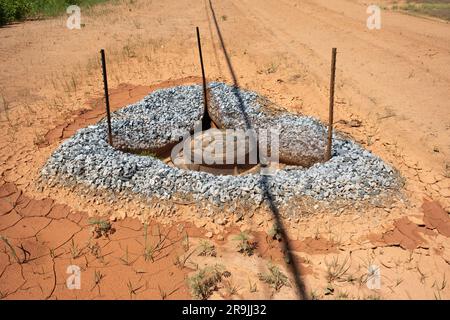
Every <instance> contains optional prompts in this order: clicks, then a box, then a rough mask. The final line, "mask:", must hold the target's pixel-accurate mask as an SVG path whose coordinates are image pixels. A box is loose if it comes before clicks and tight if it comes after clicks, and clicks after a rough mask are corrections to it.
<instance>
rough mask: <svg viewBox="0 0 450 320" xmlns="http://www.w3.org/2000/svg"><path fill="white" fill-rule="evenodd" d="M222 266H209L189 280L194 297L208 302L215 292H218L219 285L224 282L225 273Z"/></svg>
mask: <svg viewBox="0 0 450 320" xmlns="http://www.w3.org/2000/svg"><path fill="white" fill-rule="evenodd" d="M224 269H225V268H224V267H223V266H222V265H218V264H216V265H214V266H208V267H205V268H204V269H201V270H199V271H198V272H197V273H196V274H195V275H194V276H192V277H190V278H188V285H189V288H190V289H191V292H192V295H193V296H194V298H196V299H200V300H206V299H208V297H209V296H210V295H211V294H212V292H213V291H214V290H217V284H218V283H219V282H220V281H222V275H223V272H224Z"/></svg>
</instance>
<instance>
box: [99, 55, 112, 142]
mask: <svg viewBox="0 0 450 320" xmlns="http://www.w3.org/2000/svg"><path fill="white" fill-rule="evenodd" d="M100 53H101V56H102V71H103V84H104V87H105V104H106V118H107V120H108V141H109V144H110V145H111V146H112V145H113V141H112V129H111V111H110V108H109V93H108V77H107V75H106V59H105V50H104V49H101V50H100Z"/></svg>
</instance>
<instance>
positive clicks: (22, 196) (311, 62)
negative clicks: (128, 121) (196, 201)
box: [0, 0, 450, 299]
mask: <svg viewBox="0 0 450 320" xmlns="http://www.w3.org/2000/svg"><path fill="white" fill-rule="evenodd" d="M379 2H380V3H381V4H385V3H388V2H389V1H379ZM366 9H367V4H366V3H365V2H364V1H361V0H335V1H327V0H306V1H305V0H304V1H300V0H278V1H275V0H258V1H257V0H227V1H217V0H212V1H211V3H210V2H209V1H207V0H204V1H196V2H192V1H186V0H167V1H164V2H158V1H144V0H136V1H126V0H122V1H118V2H117V3H114V4H104V5H98V6H95V7H93V8H91V9H86V10H82V23H83V27H82V29H81V30H69V29H67V28H66V27H65V20H66V18H67V17H66V16H62V17H59V18H54V19H48V20H43V21H27V22H24V23H17V24H12V25H8V26H7V27H4V28H1V29H0V129H1V131H0V132H1V139H0V150H1V152H0V235H1V239H0V298H2V299H183V298H194V296H193V294H192V290H191V288H190V287H189V282H188V280H187V279H188V278H190V277H193V276H195V275H196V274H197V272H198V270H200V269H202V268H204V267H205V266H211V265H215V264H220V265H222V266H223V267H224V269H225V270H226V271H227V276H226V277H225V276H224V277H223V279H222V281H221V282H220V283H218V284H217V287H216V288H215V290H214V291H212V292H211V295H210V296H209V298H210V299H284V298H285V299H298V298H302V299H415V298H420V299H449V298H450V288H449V286H448V285H447V279H448V278H449V277H450V239H449V237H450V219H449V211H450V112H449V111H450V108H449V107H450V106H449V101H450V91H449V90H448V88H449V87H450V77H449V75H450V32H449V31H450V26H449V24H448V23H446V22H443V21H439V20H436V19H428V18H423V17H415V16H409V15H404V14H402V13H400V12H393V11H389V10H382V27H381V29H380V30H368V29H367V27H366V19H367V17H368V14H367V13H366ZM195 26H199V28H200V31H201V36H202V41H203V43H202V45H203V56H204V60H205V68H206V74H207V78H208V80H219V81H224V82H228V83H234V84H237V85H239V86H241V87H244V88H248V89H251V90H255V91H257V92H259V93H261V94H264V95H265V96H267V97H268V98H269V99H271V100H272V101H274V102H275V103H277V104H279V105H282V106H284V107H286V108H287V109H288V110H290V111H292V112H301V113H304V114H308V115H312V116H315V117H318V118H319V119H321V120H323V121H326V119H327V112H328V111H327V106H328V102H327V101H328V90H329V88H328V86H329V63H330V52H331V48H332V47H337V48H338V58H337V83H336V106H335V119H336V122H335V125H336V128H337V129H338V130H340V131H341V132H344V133H346V134H348V135H349V136H350V137H352V138H353V139H354V140H356V141H357V142H359V143H360V144H362V145H363V146H364V147H365V148H367V149H368V150H370V151H372V152H373V153H375V154H376V155H378V156H380V157H381V158H383V160H384V161H386V162H388V163H389V164H391V165H392V166H394V167H395V168H397V169H398V170H399V171H400V173H401V175H402V176H403V177H404V180H405V185H404V188H403V190H402V195H401V197H399V198H398V199H396V201H394V202H392V203H389V204H386V205H382V206H380V207H375V208H373V207H372V208H366V207H363V206H346V207H342V208H335V209H333V210H331V209H330V210H328V211H327V210H323V209H315V208H314V207H308V206H307V205H305V206H303V207H301V208H299V209H298V212H295V213H294V214H287V213H283V212H281V214H282V216H283V217H284V218H283V219H282V224H283V230H284V231H285V233H286V237H284V238H283V239H282V241H278V240H276V239H273V238H272V237H271V236H269V230H270V229H271V228H272V226H273V225H274V223H275V221H276V219H275V217H273V216H272V215H271V213H270V212H268V211H264V210H261V211H258V212H253V213H252V212H236V213H235V215H233V216H228V217H226V216H219V217H216V218H215V219H208V218H203V217H200V216H198V215H197V214H196V212H195V210H194V209H193V206H192V205H191V204H181V203H161V207H156V208H149V207H145V206H143V205H142V204H141V203H139V202H138V201H137V200H136V201H130V202H119V203H117V202H116V203H109V202H108V201H107V199H106V198H105V197H92V196H89V195H84V194H82V193H80V192H78V190H76V189H75V188H74V189H67V188H60V187H56V188H55V187H53V188H51V187H49V186H46V185H43V184H42V183H40V181H39V172H40V169H41V168H42V166H43V165H44V163H45V161H46V159H47V158H48V157H49V155H50V154H51V153H52V152H53V151H54V150H55V149H56V148H57V147H58V145H59V144H60V143H61V142H62V141H63V140H64V139H66V138H68V137H70V136H71V135H72V134H74V132H75V131H76V130H77V129H79V128H82V127H85V126H87V125H89V124H92V123H95V122H96V121H98V120H99V119H101V118H102V117H103V116H104V109H103V99H102V78H101V69H100V61H99V49H100V48H105V50H106V53H107V60H108V75H109V83H110V87H111V88H112V89H111V97H110V99H111V103H112V107H113V109H114V110H115V109H117V108H120V107H123V106H125V105H127V104H129V103H132V102H135V101H137V100H139V99H140V98H142V97H144V96H145V95H147V94H148V93H149V92H151V91H152V90H155V89H157V88H162V87H167V86H172V85H176V84H187V83H198V82H199V81H200V78H199V77H198V76H199V75H201V73H200V67H199V63H198V53H197V47H196V38H195ZM168 213H169V214H168ZM244 213H245V214H244ZM90 217H96V218H97V219H103V220H104V221H105V222H110V223H111V227H112V229H110V230H109V231H108V232H107V233H105V234H104V235H101V236H100V237H97V236H96V234H95V232H93V231H92V229H93V226H92V223H91V222H90V220H89V219H90ZM113 231H114V232H113ZM241 231H245V232H248V233H249V234H250V235H251V241H254V242H255V243H256V249H255V251H254V254H253V255H251V256H246V255H243V254H242V253H239V252H238V250H237V248H236V245H237V241H236V240H235V239H234V238H235V237H236V235H238V234H239V233H240V232H241ZM205 240H206V241H208V242H209V243H210V244H211V245H214V248H215V251H216V254H215V256H208V255H207V256H205V255H200V253H201V248H202V247H203V246H204V241H205ZM74 265H75V266H77V267H79V270H80V274H81V278H80V288H79V289H73V290H70V289H69V288H68V286H67V279H68V278H69V277H70V276H71V274H70V266H74ZM270 265H275V266H277V267H278V268H279V270H280V271H281V272H283V273H284V274H286V275H287V276H288V281H287V282H286V283H285V284H284V285H283V286H282V287H281V288H279V290H275V289H274V288H272V287H271V286H270V285H269V284H268V283H266V282H264V281H261V279H260V277H259V273H266V272H267V271H268V267H269V266H270ZM371 266H377V267H378V268H379V274H380V276H381V283H380V286H379V287H376V288H374V287H373V286H370V285H369V286H368V284H370V283H372V280H373V279H372V278H373V274H371V272H370V270H371ZM68 268H69V273H68Z"/></svg>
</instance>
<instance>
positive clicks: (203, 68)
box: [196, 27, 208, 113]
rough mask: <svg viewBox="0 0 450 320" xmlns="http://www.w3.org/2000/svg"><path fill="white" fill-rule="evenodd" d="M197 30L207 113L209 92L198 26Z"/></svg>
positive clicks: (204, 103)
mask: <svg viewBox="0 0 450 320" xmlns="http://www.w3.org/2000/svg"><path fill="white" fill-rule="evenodd" d="M196 30H197V43H198V52H199V54H200V65H201V66H202V79H203V106H204V107H205V113H206V112H207V108H208V98H207V93H206V78H205V67H204V66H203V55H202V44H201V42H200V31H199V30H198V27H196Z"/></svg>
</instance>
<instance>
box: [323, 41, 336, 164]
mask: <svg viewBox="0 0 450 320" xmlns="http://www.w3.org/2000/svg"><path fill="white" fill-rule="evenodd" d="M336 52H337V50H336V48H333V51H332V53H331V78H330V107H329V114H328V143H327V151H326V153H325V161H328V160H330V159H331V152H332V150H331V149H332V144H333V117H334V83H335V79H336Z"/></svg>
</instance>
